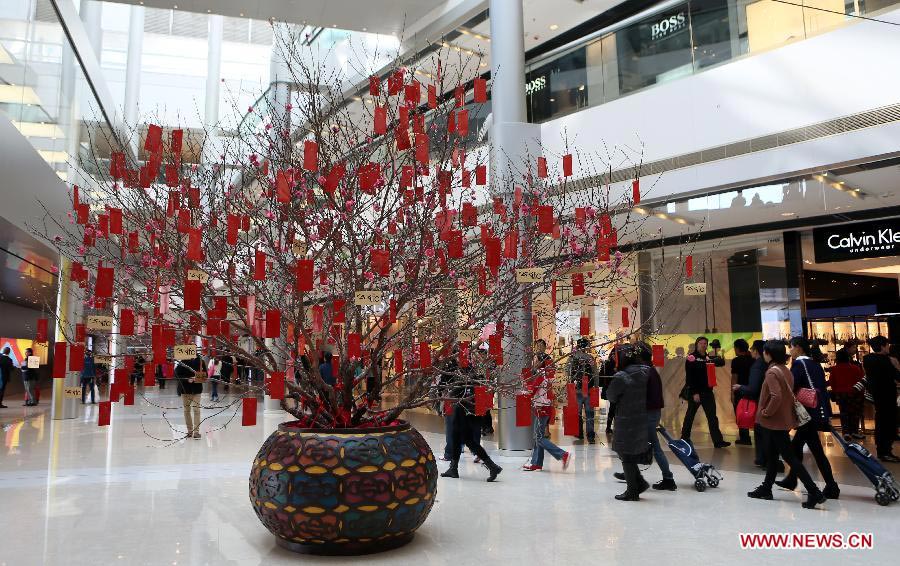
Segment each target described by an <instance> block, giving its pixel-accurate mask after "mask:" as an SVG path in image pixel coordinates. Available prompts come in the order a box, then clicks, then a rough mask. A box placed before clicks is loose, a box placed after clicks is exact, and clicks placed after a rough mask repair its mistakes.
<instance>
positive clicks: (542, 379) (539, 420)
mask: <svg viewBox="0 0 900 566" xmlns="http://www.w3.org/2000/svg"><path fill="white" fill-rule="evenodd" d="M531 376H532V377H531V382H530V383H527V384H526V386H527V387H528V388H529V390H530V393H531V404H532V411H533V413H532V420H531V425H532V428H533V430H534V449H533V450H532V451H531V462H530V463H529V464H526V465H525V466H522V470H524V471H526V472H537V471H540V470H541V469H543V467H544V451H547V452H549V453H550V455H551V456H553V457H554V458H556V459H557V460H560V461H562V465H563V470H565V469H568V467H569V463H570V462H571V461H572V454H571V453H570V452H566V451H565V450H563V449H562V448H560V447H559V446H557V445H556V444H553V442H552V441H551V440H550V439H549V438H547V436H545V434H544V433H545V431H546V429H547V423H548V422H549V420H550V414H551V412H552V405H553V403H552V401H551V399H550V395H551V388H552V385H553V377H552V376H553V360H551V359H550V356H548V355H547V343H546V342H545V341H544V340H541V339H540V338H539V339H538V340H536V341H535V343H534V362H533V363H532V364H531Z"/></svg>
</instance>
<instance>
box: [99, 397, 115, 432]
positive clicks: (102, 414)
mask: <svg viewBox="0 0 900 566" xmlns="http://www.w3.org/2000/svg"><path fill="white" fill-rule="evenodd" d="M97 409H98V411H97V426H109V417H110V414H111V413H112V403H111V402H109V401H100V402H99V403H98V404H97Z"/></svg>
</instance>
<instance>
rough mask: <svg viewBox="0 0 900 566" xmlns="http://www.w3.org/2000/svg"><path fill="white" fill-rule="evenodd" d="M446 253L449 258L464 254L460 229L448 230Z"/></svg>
mask: <svg viewBox="0 0 900 566" xmlns="http://www.w3.org/2000/svg"><path fill="white" fill-rule="evenodd" d="M447 255H448V256H449V257H450V259H461V258H462V257H463V256H464V250H463V235H462V231H460V230H450V231H449V232H448V236H447Z"/></svg>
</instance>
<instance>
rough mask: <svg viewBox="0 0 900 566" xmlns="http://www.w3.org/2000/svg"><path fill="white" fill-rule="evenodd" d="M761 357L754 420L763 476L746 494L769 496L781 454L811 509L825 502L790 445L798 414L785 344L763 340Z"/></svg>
mask: <svg viewBox="0 0 900 566" xmlns="http://www.w3.org/2000/svg"><path fill="white" fill-rule="evenodd" d="M763 358H764V359H765V361H766V363H767V364H769V367H768V369H767V370H766V378H765V380H764V381H763V385H762V389H761V391H760V394H759V407H758V409H757V412H756V422H757V423H759V430H760V432H762V441H763V443H764V444H765V446H766V477H765V479H764V480H763V483H762V484H761V485H760V486H759V487H757V488H756V489H754V490H753V491H751V492H749V493H747V496H748V497H752V498H753V499H767V500H771V499H772V484H774V483H775V476H776V475H777V473H778V471H777V468H776V463H777V462H778V456H779V455H781V457H782V458H784V461H785V462H787V464H788V465H789V466H790V467H791V472H793V473H794V474H795V476H796V477H797V478H799V480H800V481H801V482H802V483H803V485H804V486H805V487H806V491H807V494H808V495H807V498H806V501H804V502H803V507H804V508H806V509H813V508H815V506H816V505H818V504H819V503H824V502H825V495H824V494H823V493H822V492H821V491H819V487H818V486H817V485H816V484H815V482H814V481H813V480H812V478H811V477H810V475H809V472H807V471H806V468H805V467H803V462H802V461H801V460H800V459H798V458H797V455H796V454H795V453H794V451H793V450H792V449H791V440H790V436H789V435H788V431H789V430H791V429H792V428H794V427H796V426H797V414H796V412H795V402H794V401H795V397H794V379H793V376H792V375H791V372H790V371H788V369H787V367H786V366H785V365H784V364H785V362H786V361H787V354H786V353H785V351H784V345H783V344H782V343H781V342H777V341H774V340H770V341H769V342H766V345H765V346H764V347H763Z"/></svg>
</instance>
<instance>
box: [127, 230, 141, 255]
mask: <svg viewBox="0 0 900 566" xmlns="http://www.w3.org/2000/svg"><path fill="white" fill-rule="evenodd" d="M139 251H140V237H139V236H138V233H137V232H129V233H128V253H131V254H136V253H138V252H139Z"/></svg>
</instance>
